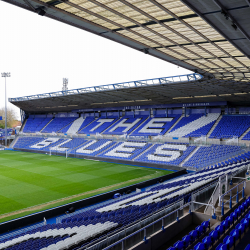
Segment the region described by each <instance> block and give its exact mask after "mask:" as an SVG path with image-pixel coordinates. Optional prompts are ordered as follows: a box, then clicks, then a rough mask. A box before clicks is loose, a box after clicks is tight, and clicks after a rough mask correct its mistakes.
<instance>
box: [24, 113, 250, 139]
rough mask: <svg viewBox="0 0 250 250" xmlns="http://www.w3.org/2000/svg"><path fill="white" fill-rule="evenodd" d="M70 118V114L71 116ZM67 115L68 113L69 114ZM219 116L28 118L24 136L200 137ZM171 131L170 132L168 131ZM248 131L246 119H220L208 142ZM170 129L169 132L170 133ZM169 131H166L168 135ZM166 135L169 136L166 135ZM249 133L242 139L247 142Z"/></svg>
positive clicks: (236, 116) (248, 117)
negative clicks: (59, 134) (40, 133)
mask: <svg viewBox="0 0 250 250" xmlns="http://www.w3.org/2000/svg"><path fill="white" fill-rule="evenodd" d="M72 114H73V113H72ZM69 115H70V113H69ZM219 117H220V113H208V114H206V115H204V113H200V114H191V115H187V116H181V115H180V114H177V115H170V116H168V117H159V116H157V115H156V116H154V117H149V116H148V115H147V116H146V115H145V116H141V115H140V116H138V115H135V116H134V117H133V116H127V115H125V116H123V117H120V118H119V117H114V116H110V117H100V118H96V119H95V118H94V117H92V116H89V117H86V118H83V117H78V118H76V117H70V116H69V117H55V118H54V119H52V118H28V119H27V122H26V123H25V126H24V128H23V132H24V133H36V132H42V133H48V134H49V133H52V132H54V133H63V134H103V135H130V136H143V137H146V136H147V137H148V136H158V135H162V136H166V137H183V138H189V137H202V136H207V135H208V133H209V132H210V130H211V129H212V127H213V126H214V124H215V123H216V121H217V119H219ZM171 128H172V129H171ZM249 128H250V116H247V115H223V116H222V117H220V121H219V122H218V124H217V125H216V126H215V128H214V129H213V131H212V133H211V135H210V136H209V138H212V139H230V138H233V137H237V138H240V137H241V136H242V135H243V134H244V133H245V132H246V131H247V130H248V129H249ZM170 129H171V130H170ZM169 130H170V131H169ZM168 131H169V132H168ZM249 134H250V132H248V133H247V134H246V135H245V136H244V137H243V138H242V139H243V140H247V139H248V138H249Z"/></svg>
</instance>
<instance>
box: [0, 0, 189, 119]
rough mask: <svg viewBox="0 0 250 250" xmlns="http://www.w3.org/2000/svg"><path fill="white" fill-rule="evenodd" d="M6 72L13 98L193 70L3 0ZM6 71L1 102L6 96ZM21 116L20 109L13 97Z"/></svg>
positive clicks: (0, 81) (0, 44)
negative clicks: (65, 81)
mask: <svg viewBox="0 0 250 250" xmlns="http://www.w3.org/2000/svg"><path fill="white" fill-rule="evenodd" d="M0 27H1V38H0V72H1V73H2V72H10V73H11V77H10V78H7V96H8V98H13V97H21V96H28V95H34V94H42V93H49V92H55V91H60V90H61V89H62V82H63V78H64V77H65V78H68V79H69V84H68V88H69V89H77V88H84V87H89V86H99V85H104V84H113V83H121V82H127V81H134V80H143V79H151V78H158V77H166V76H175V75H183V74H189V73H192V72H190V71H189V70H186V69H183V68H181V67H177V66H176V65H173V64H170V63H167V62H165V61H163V60H160V59H157V58H154V57H152V56H150V55H146V54H144V53H142V52H139V51H136V50H133V49H131V48H129V47H126V46H124V45H121V44H118V43H115V42H113V41H110V40H108V39H105V38H102V37H99V36H97V35H94V34H91V33H89V32H87V31H84V30H81V29H78V28H75V27H72V26H70V25H67V24H64V23H60V22H58V21H55V20H52V19H49V18H47V17H45V16H39V15H38V14H36V13H33V12H29V11H27V10H24V9H21V8H19V7H16V6H13V5H11V4H8V3H6V2H2V1H0ZM4 98H5V95H4V78H3V77H0V108H1V107H3V106H4V105H5V101H4ZM8 107H10V108H12V109H14V111H15V112H16V115H17V118H19V119H20V115H19V114H20V111H19V109H18V108H17V107H15V106H14V105H12V104H11V103H9V102H8Z"/></svg>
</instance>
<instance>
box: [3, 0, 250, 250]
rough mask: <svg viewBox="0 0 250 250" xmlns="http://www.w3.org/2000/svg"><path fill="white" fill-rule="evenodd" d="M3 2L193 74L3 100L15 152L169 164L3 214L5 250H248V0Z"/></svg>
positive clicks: (95, 70) (152, 165) (249, 17)
mask: <svg viewBox="0 0 250 250" xmlns="http://www.w3.org/2000/svg"><path fill="white" fill-rule="evenodd" d="M3 1H4V2H6V3H10V4H12V5H15V6H18V7H19V8H23V9H26V10H29V11H32V12H34V13H37V14H39V15H40V16H43V17H41V18H47V17H49V18H50V19H51V20H57V21H60V22H63V23H66V24H69V25H72V26H74V27H77V28H78V29H79V30H81V29H82V30H85V31H88V32H92V33H94V34H97V35H100V36H101V37H104V38H107V39H110V40H112V41H113V42H118V43H120V44H122V45H125V46H128V47H131V48H133V49H136V50H137V51H138V52H142V53H145V54H147V55H151V56H154V57H155V58H158V59H161V60H164V61H166V62H171V63H174V64H175V65H177V66H178V67H182V68H185V69H187V70H190V71H191V72H194V73H191V74H187V75H179V76H173V77H161V78H155V79H147V80H137V81H131V82H124V83H117V84H109V85H101V86H92V87H86V88H81V89H73V90H65V91H58V92H53V93H45V94H37V95H32V96H24V97H16V98H10V99H9V101H10V102H11V103H12V104H14V105H16V106H17V107H18V108H20V110H21V118H22V124H23V125H22V129H21V131H20V133H19V134H18V135H17V136H16V138H15V140H14V141H13V142H12V144H11V148H12V149H13V150H20V151H28V152H37V153H44V154H45V153H46V154H57V155H61V156H62V155H63V156H64V155H66V157H67V156H70V157H78V158H87V159H93V160H98V161H105V162H115V163H123V164H124V163H126V164H130V165H138V166H143V167H152V168H156V169H158V168H159V169H168V170H173V171H175V172H174V173H172V174H169V175H167V176H168V177H166V176H164V178H166V179H164V180H163V179H160V178H163V177H160V178H157V179H152V180H149V181H146V182H143V183H139V184H138V186H139V187H140V188H137V187H138V186H137V184H136V185H132V186H133V187H135V188H134V189H133V190H132V191H131V190H130V191H131V192H128V191H129V188H130V187H131V186H130V187H125V188H124V189H119V190H123V191H124V192H123V193H122V192H121V193H119V194H118V197H119V198H116V196H113V195H112V197H111V195H110V194H111V193H110V192H108V193H102V194H99V195H97V196H94V197H90V198H88V199H84V200H81V201H80V200H78V201H75V203H74V204H78V205H79V206H78V208H79V209H77V210H76V211H75V212H73V213H67V214H64V213H65V208H66V206H71V205H72V203H71V204H67V205H65V207H64V206H59V207H55V208H52V209H48V210H46V211H42V212H41V214H50V213H51V214H52V213H53V215H51V214H50V218H51V221H50V222H48V223H47V222H46V221H45V220H44V224H43V225H41V220H42V216H40V215H41V214H40V213H35V214H31V215H27V216H24V217H22V218H18V219H14V220H12V221H8V222H4V223H0V229H1V230H2V232H4V233H5V234H4V235H2V236H0V250H1V249H4V250H23V249H25V250H26V249H27V250H31V249H32V250H66V249H67V250H78V249H79V250H83V249H88V250H99V249H105V250H108V249H112V250H129V249H131V250H132V249H133V250H166V249H168V250H229V249H232V248H233V249H236V250H237V249H240V250H241V249H242V250H244V249H245V250H249V249H250V246H249V237H250V230H249V228H250V198H249V196H250V185H249V184H250V182H249V180H250V177H249V173H250V148H249V147H250V98H249V96H250V84H249V82H250V73H249V72H250V71H249V68H250V59H249V55H250V49H249V48H250V37H249V23H250V3H249V0H248V1H245V0H230V1H226V0H206V1H204V0H168V1H162V0H158V1H155V0H150V1H125V0H119V1H117V0H113V1H112V2H111V1H99V0H90V1H87V3H85V2H86V1H81V0H79V1H67V0H59V1H57V0H51V1H48V0H40V1H38V0H18V1H17V0H3ZM247 13H248V14H247ZM68 47H69V46H68ZM63 53H64V51H62V55H63ZM145 58H146V57H145ZM117 62H119V58H118V60H117ZM111 70H112V69H111ZM93 72H95V73H96V74H98V76H99V71H98V69H94V70H93ZM110 73H112V71H111V72H110ZM99 79H100V82H102V78H101V75H100V77H99ZM52 104H53V105H52ZM45 157H46V156H45ZM48 157H50V156H48ZM61 159H62V160H63V158H61ZM67 160H68V159H67ZM69 160H71V159H69ZM17 164H18V161H17ZM45 171H46V170H45ZM167 178H169V179H167ZM156 180H157V181H156ZM157 182H158V183H157ZM145 183H146V184H147V183H151V184H149V185H146V184H145ZM144 184H145V186H144ZM2 185H4V182H3V183H1V187H2ZM112 192H114V194H115V192H117V190H114V191H112ZM108 195H110V196H108ZM104 197H105V199H104ZM107 197H108V198H107ZM90 201H93V203H92V204H91V205H90V203H89V202H90ZM94 202H95V203H94ZM0 204H1V206H3V205H5V204H4V203H1V202H0ZM82 204H85V205H82ZM0 210H1V209H0ZM59 211H60V212H59ZM208 211H209V212H208ZM36 216H37V217H36ZM54 216H56V217H57V218H55V217H54ZM58 216H59V217H58ZM38 217H39V218H38ZM34 218H37V219H36V220H35V221H34V220H33V219H34ZM55 219H56V222H55ZM52 220H53V221H52ZM23 221H25V223H24V224H23V223H22V222H23ZM30 223H39V224H37V225H30ZM13 225H15V226H14V228H11V227H12V226H13ZM27 226H28V227H27ZM29 226H31V227H32V228H31V227H29ZM19 227H24V228H23V229H22V230H23V231H22V232H21V233H20V231H15V232H10V234H6V233H7V230H12V229H13V230H14V229H19ZM6 228H8V229H6ZM165 244H167V245H165Z"/></svg>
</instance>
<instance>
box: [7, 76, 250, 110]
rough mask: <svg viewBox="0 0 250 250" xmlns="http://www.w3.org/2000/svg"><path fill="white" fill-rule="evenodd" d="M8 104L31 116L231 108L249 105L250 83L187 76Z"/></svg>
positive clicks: (38, 97)
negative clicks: (161, 107)
mask: <svg viewBox="0 0 250 250" xmlns="http://www.w3.org/2000/svg"><path fill="white" fill-rule="evenodd" d="M9 101H10V102H11V103H13V104H14V105H16V106H17V107H19V108H21V109H22V110H24V111H25V112H31V113H44V112H60V111H61V112H66V111H72V110H76V109H93V108H104V107H121V106H132V105H133V106H139V105H156V104H174V103H196V102H218V101H226V102H228V104H229V105H234V106H235V105H250V84H249V83H248V82H241V83H239V82H235V81H233V80H218V79H215V78H211V79H208V78H206V77H202V76H201V75H198V74H190V75H186V76H176V77H165V78H164V77H163V78H157V79H150V80H142V81H134V82H127V83H120V84H111V85H104V86H98V87H89V88H83V89H75V90H68V91H59V92H54V93H47V94H41V95H33V96H26V97H19V98H10V99H9Z"/></svg>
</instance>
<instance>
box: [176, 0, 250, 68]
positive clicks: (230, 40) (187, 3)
mask: <svg viewBox="0 0 250 250" xmlns="http://www.w3.org/2000/svg"><path fill="white" fill-rule="evenodd" d="M180 1H182V2H183V3H184V4H186V5H187V6H188V7H189V8H190V9H192V10H193V11H194V12H195V13H197V14H198V15H199V16H200V17H201V18H202V19H203V20H205V21H206V22H207V23H209V24H210V25H211V26H212V27H213V28H214V29H215V30H216V31H217V32H218V33H219V34H220V35H222V36H224V37H225V38H226V39H227V40H228V41H229V42H230V43H232V44H233V45H234V46H235V47H236V48H237V49H238V50H239V51H240V52H241V53H242V54H243V55H245V56H246V57H247V58H248V59H250V55H246V54H245V53H244V51H243V50H242V49H241V48H240V47H239V46H238V45H237V44H236V43H234V42H233V40H232V39H230V38H229V37H228V36H227V35H226V34H225V33H223V32H222V31H221V30H220V29H218V28H217V27H216V26H215V25H214V24H213V23H211V22H210V21H209V19H208V18H207V17H206V16H205V15H203V14H202V13H201V12H200V11H199V10H198V9H197V8H196V7H195V6H193V5H192V4H191V3H190V2H189V1H188V0H180ZM225 53H226V54H228V53H227V52H226V51H225ZM229 55H230V54H229ZM230 57H231V58H233V57H232V56H231V55H230ZM241 64H242V63H241ZM244 66H245V67H246V68H248V69H249V67H247V66H246V65H244Z"/></svg>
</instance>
